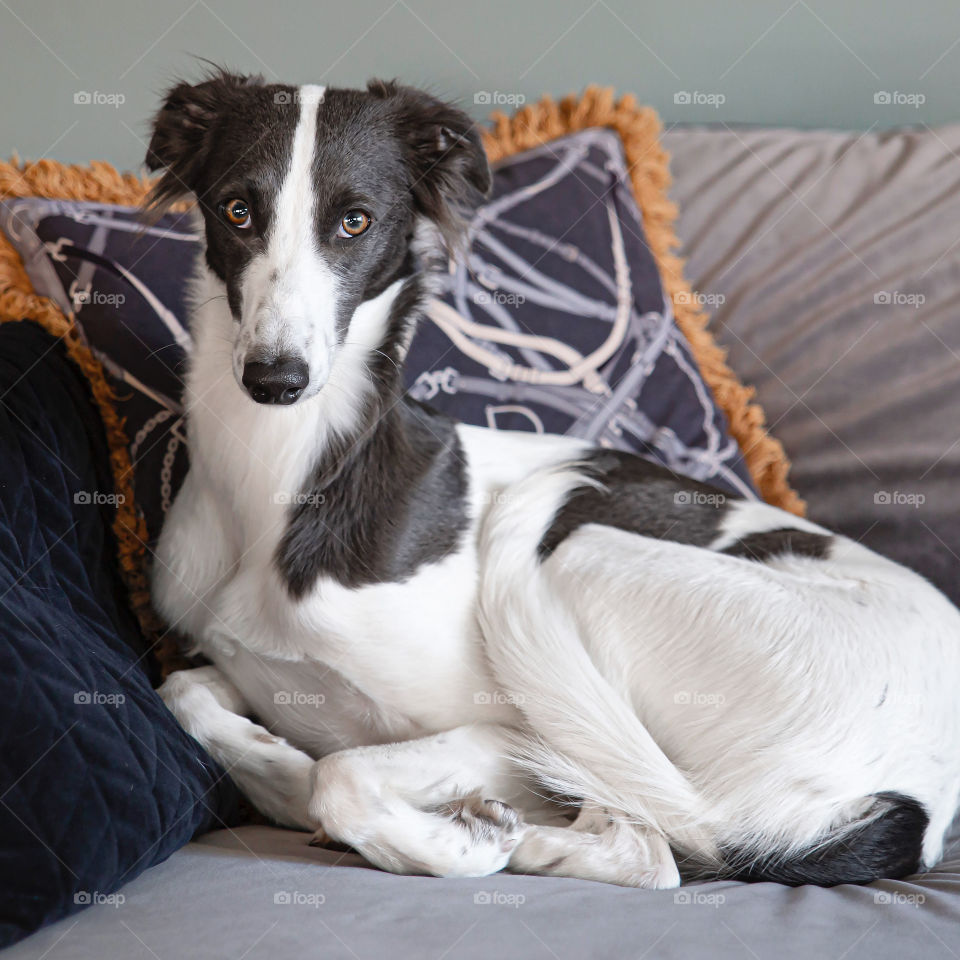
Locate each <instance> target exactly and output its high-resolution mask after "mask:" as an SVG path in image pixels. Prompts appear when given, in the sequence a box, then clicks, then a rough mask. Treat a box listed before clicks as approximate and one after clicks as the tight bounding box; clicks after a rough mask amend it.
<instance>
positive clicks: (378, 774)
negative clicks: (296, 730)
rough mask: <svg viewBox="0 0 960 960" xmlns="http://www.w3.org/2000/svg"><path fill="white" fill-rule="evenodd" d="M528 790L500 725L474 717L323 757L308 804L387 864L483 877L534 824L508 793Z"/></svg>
mask: <svg viewBox="0 0 960 960" xmlns="http://www.w3.org/2000/svg"><path fill="white" fill-rule="evenodd" d="M522 797H523V787H522V783H521V780H520V778H519V777H518V776H517V775H516V772H515V768H513V767H512V765H511V763H510V761H509V760H508V759H507V739H506V736H505V733H504V731H503V729H502V728H500V727H496V726H487V725H476V726H464V727H457V728H456V729H454V730H450V731H447V732H445V733H440V734H436V735H434V736H431V737H424V738H423V739H420V740H410V741H405V742H402V743H394V744H387V745H384V746H373V747H358V748H355V749H351V750H342V751H340V752H338V753H333V754H330V755H329V756H327V757H324V758H323V759H321V760H319V761H317V764H316V768H315V770H314V795H313V799H312V800H311V803H310V812H311V814H312V815H313V817H314V818H315V820H316V821H317V822H319V824H320V825H321V828H322V831H323V833H324V834H325V835H326V836H327V837H329V838H330V839H333V840H336V841H339V842H341V843H346V844H348V845H350V846H351V847H353V848H354V849H356V850H358V851H359V852H360V853H361V854H363V856H364V857H366V859H367V860H369V861H370V862H371V863H373V864H375V865H376V866H378V867H381V868H382V869H384V870H389V871H391V872H393V873H425V874H432V875H434V876H440V877H479V876H486V875H487V874H490V873H495V872H496V871H498V870H501V869H503V868H504V867H505V866H506V865H507V863H508V861H509V860H510V856H511V854H512V852H513V850H514V849H515V847H516V846H517V843H518V842H519V841H520V838H521V836H522V835H523V833H524V832H525V831H526V830H527V829H528V828H527V826H526V825H525V824H524V823H523V821H522V819H521V817H520V814H519V813H517V811H516V810H515V809H514V808H513V807H512V806H509V805H508V803H507V802H505V801H514V802H516V801H517V800H520V799H521V798H522ZM491 798H497V799H491Z"/></svg>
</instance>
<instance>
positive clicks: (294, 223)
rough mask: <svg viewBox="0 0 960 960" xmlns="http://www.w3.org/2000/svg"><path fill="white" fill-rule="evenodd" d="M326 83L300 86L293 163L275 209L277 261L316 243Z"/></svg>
mask: <svg viewBox="0 0 960 960" xmlns="http://www.w3.org/2000/svg"><path fill="white" fill-rule="evenodd" d="M325 89H326V88H325V87H319V86H313V85H307V86H303V87H300V92H299V95H298V98H297V99H298V102H299V104H300V118H299V120H298V122H297V128H296V130H295V131H294V134H293V144H292V146H291V148H290V166H289V167H288V168H287V174H286V176H285V177H284V180H283V185H282V186H281V188H280V193H279V195H278V196H277V206H276V209H275V210H274V211H273V230H272V233H271V237H270V247H269V253H270V254H271V259H273V260H274V261H275V266H276V265H281V264H282V261H283V260H288V261H292V260H294V259H296V256H297V254H298V253H299V252H300V251H302V250H303V249H304V248H308V249H309V248H312V247H313V216H314V208H315V200H314V184H313V155H314V151H315V150H316V144H317V110H318V109H319V107H320V104H321V102H322V101H323V94H324V90H325Z"/></svg>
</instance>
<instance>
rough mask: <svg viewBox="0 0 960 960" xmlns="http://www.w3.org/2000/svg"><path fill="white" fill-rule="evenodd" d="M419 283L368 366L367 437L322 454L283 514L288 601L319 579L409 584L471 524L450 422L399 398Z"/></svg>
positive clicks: (406, 291)
mask: <svg viewBox="0 0 960 960" xmlns="http://www.w3.org/2000/svg"><path fill="white" fill-rule="evenodd" d="M420 296H421V291H420V287H419V283H418V281H417V279H416V278H414V279H412V280H410V281H408V282H407V284H406V285H405V286H404V288H403V290H402V291H401V293H400V294H399V296H398V297H397V300H396V301H395V302H394V304H393V313H394V314H395V316H392V317H391V323H390V324H389V330H390V331H391V332H390V334H389V336H388V338H387V340H386V341H385V342H384V343H383V345H382V348H381V352H380V353H378V354H375V355H374V356H373V357H372V358H371V361H370V373H371V375H372V377H373V380H374V384H375V389H374V391H373V392H372V394H371V396H370V398H369V400H368V401H367V404H368V405H367V409H366V411H365V416H364V424H365V426H364V428H363V429H361V431H360V432H359V433H358V434H357V435H355V436H352V437H348V438H343V439H341V440H340V441H339V442H337V443H334V444H333V445H332V447H331V448H329V449H328V450H327V451H325V453H324V455H323V457H322V458H321V460H320V462H319V463H317V464H316V466H315V467H314V469H313V472H312V476H311V479H310V481H309V483H308V484H307V486H306V487H305V489H304V490H303V491H301V492H302V494H303V496H302V497H300V498H298V499H299V500H300V502H299V503H298V504H297V505H295V506H294V507H293V508H292V509H291V511H290V519H289V523H288V526H287V530H286V532H285V534H284V536H283V539H282V540H281V541H280V544H279V546H278V548H277V555H276V563H277V566H278V568H279V570H280V573H281V576H282V577H283V580H284V582H285V583H286V585H287V589H288V590H289V591H290V594H291V596H294V597H302V596H304V595H305V594H306V593H307V592H308V591H309V590H310V588H311V587H312V586H313V584H314V583H315V582H316V580H317V579H318V578H319V577H320V576H324V575H325V576H330V577H333V578H334V579H335V580H337V581H338V582H339V583H341V584H343V585H344V586H348V587H358V586H362V585H365V584H371V583H381V582H397V581H403V580H406V579H408V578H409V577H411V576H413V574H414V573H416V571H417V569H418V568H419V567H420V566H421V565H423V564H425V563H430V562H432V561H436V560H440V559H442V558H443V557H444V556H446V555H447V554H449V553H451V552H453V551H455V550H457V549H458V547H459V545H460V538H461V536H462V535H463V531H464V530H465V529H466V527H467V524H468V518H467V511H466V495H467V477H466V468H465V466H464V460H463V452H462V450H461V447H460V440H459V437H458V436H457V433H456V424H455V423H454V421H453V420H451V419H450V418H448V417H446V416H443V415H442V414H439V413H436V412H435V411H433V410H430V409H429V408H428V407H426V406H424V405H422V404H420V403H418V402H417V401H415V400H411V399H410V398H409V397H403V386H402V382H401V380H400V374H399V371H400V365H399V364H400V355H401V350H402V343H403V341H404V339H405V336H406V333H405V330H406V325H407V324H409V323H411V322H412V318H413V317H415V316H416V315H417V313H418V311H419V298H420Z"/></svg>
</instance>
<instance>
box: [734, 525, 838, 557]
mask: <svg viewBox="0 0 960 960" xmlns="http://www.w3.org/2000/svg"><path fill="white" fill-rule="evenodd" d="M832 543H833V537H832V536H830V535H829V534H825V533H811V532H809V531H807V530H796V529H794V528H792V527H780V528H778V529H776V530H764V531H763V532H762V533H748V534H747V535H746V536H745V537H741V538H740V539H739V540H738V541H737V542H736V543H732V544H730V546H729V547H726V548H724V549H723V550H722V551H721V553H727V554H729V555H730V556H731V557H743V559H745V560H755V561H757V563H766V561H767V560H770V559H772V558H773V557H779V556H782V555H783V554H785V553H792V554H794V555H795V556H798V557H815V558H816V559H818V560H822V559H824V558H825V557H827V556H829V554H830V545H831V544H832Z"/></svg>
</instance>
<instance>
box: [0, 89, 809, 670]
mask: <svg viewBox="0 0 960 960" xmlns="http://www.w3.org/2000/svg"><path fill="white" fill-rule="evenodd" d="M491 120H492V127H491V128H489V129H486V130H483V131H482V135H483V143H484V147H485V148H486V151H487V156H488V157H489V159H490V162H491V163H495V162H496V161H498V160H502V159H504V158H505V157H509V156H512V155H513V154H515V153H519V152H521V151H523V150H529V149H531V148H532V147H536V146H540V145H541V144H543V143H547V142H549V141H550V140H555V139H556V138H557V137H562V136H566V135H567V134H569V133H573V132H575V131H577V130H583V129H585V128H587V127H598V126H603V127H609V128H610V129H612V130H615V131H616V133H617V134H618V135H619V137H620V139H621V140H622V141H623V146H624V152H625V154H626V159H627V166H628V169H629V171H630V176H631V181H632V184H633V190H634V195H635V196H636V200H637V205H638V206H639V207H640V211H641V213H642V215H643V222H644V227H645V231H646V237H647V243H648V244H649V246H650V250H651V251H652V253H653V256H654V259H655V260H656V262H657V266H658V267H659V270H660V275H661V276H662V277H663V282H664V287H665V289H666V291H667V293H669V295H670V297H671V298H672V299H673V309H674V315H675V317H676V320H677V324H678V326H679V327H680V329H681V330H682V331H683V334H684V336H685V337H686V338H687V340H688V341H689V343H690V347H691V349H692V351H693V355H694V357H695V359H696V361H697V363H698V365H699V367H700V370H701V371H702V373H703V376H704V379H705V380H706V382H707V384H708V386H709V387H710V389H711V390H712V392H713V395H714V397H715V398H716V401H717V403H718V405H719V406H720V407H721V409H722V410H723V411H724V413H725V414H726V416H727V420H728V421H729V424H730V432H731V434H732V435H733V437H734V438H735V439H736V441H737V443H738V444H739V445H740V449H741V450H742V451H743V454H744V458H745V460H746V463H747V467H748V469H749V471H750V475H751V476H752V477H753V480H754V483H756V485H757V488H758V490H759V491H760V494H761V495H762V496H763V498H764V500H766V501H767V502H768V503H772V504H774V505H775V506H778V507H783V508H784V509H785V510H789V511H790V512H792V513H795V514H798V515H801V516H802V515H803V513H804V509H805V505H804V503H803V501H802V500H801V499H800V498H799V497H798V496H797V494H796V493H795V492H794V490H792V489H791V488H790V486H789V484H788V483H787V473H788V471H789V469H790V464H789V461H788V460H787V458H786V455H785V454H784V450H783V447H782V445H781V444H780V442H779V441H778V440H775V439H774V438H773V437H772V436H770V435H769V434H768V433H767V431H766V429H765V428H764V423H765V418H764V413H763V410H762V408H761V407H760V406H759V404H756V403H754V402H753V397H754V396H755V391H754V390H753V389H752V388H750V387H746V386H744V385H743V384H742V383H741V382H740V381H739V379H738V378H737V376H736V374H735V373H734V372H733V371H732V370H731V369H730V367H729V366H728V365H727V363H726V355H725V352H724V351H723V350H722V349H721V348H720V347H719V346H718V345H717V344H716V342H715V341H714V339H713V337H712V336H711V334H710V333H709V331H708V330H707V323H708V317H707V315H706V314H705V313H704V311H703V310H702V308H701V307H700V305H699V304H698V303H697V302H696V300H695V298H694V297H693V294H692V292H691V289H690V287H689V285H688V284H687V282H686V281H685V280H684V277H683V260H681V259H680V258H679V257H678V256H677V255H676V254H675V253H674V251H675V250H676V249H677V247H678V246H679V243H678V241H677V238H676V236H675V234H674V232H673V225H674V221H675V220H676V215H677V211H676V207H675V206H674V204H672V203H671V202H670V201H669V200H668V199H667V189H668V187H669V186H670V172H669V166H668V164H669V157H668V155H667V153H666V151H665V150H664V149H663V147H662V146H661V145H660V141H659V135H660V129H661V128H660V120H659V118H658V117H657V114H656V112H655V111H653V110H652V109H650V108H648V107H638V106H637V104H636V101H635V99H634V98H633V97H632V96H630V95H627V96H624V97H621V98H620V99H619V100H614V95H613V90H612V88H603V87H596V86H591V87H588V88H587V89H586V90H585V91H584V93H583V95H582V96H580V97H577V96H575V95H572V94H571V95H570V96H567V97H564V98H563V99H562V100H561V101H560V102H559V103H557V102H556V101H554V100H553V99H551V98H550V97H545V98H544V99H542V100H540V101H539V102H538V103H535V104H531V105H530V106H526V107H523V108H522V109H521V110H519V111H518V112H517V113H515V114H514V115H513V116H512V117H507V116H505V115H504V114H502V113H495V114H493V116H492V118H491ZM151 185H152V184H151V181H150V180H149V179H147V178H146V177H138V176H136V175H134V174H130V173H126V174H121V173H119V172H118V171H117V170H116V169H115V168H114V167H113V166H111V165H110V164H109V163H104V162H102V161H94V162H93V163H91V164H90V165H89V166H69V165H66V164H61V163H57V162H56V161H54V160H38V161H36V162H34V163H21V162H20V161H19V160H18V159H17V158H14V159H13V160H12V161H11V162H10V163H5V162H3V161H0V199H6V198H9V197H50V198H51V199H56V200H78V201H87V202H93V203H115V204H122V205H125V206H131V207H136V206H142V205H143V204H144V203H145V202H146V200H147V197H148V194H149V193H150V188H151ZM178 208H180V209H182V208H183V205H178ZM11 320H13V321H15V320H30V321H33V322H34V323H38V324H39V325H40V326H41V327H43V328H44V329H45V330H47V331H48V332H49V333H51V334H52V335H53V336H55V337H58V338H59V339H61V340H62V341H63V342H64V345H65V347H66V349H67V354H68V355H69V357H70V358H71V360H73V362H74V363H75V364H76V365H77V366H78V367H79V368H80V370H81V372H82V373H83V375H84V376H85V377H86V379H87V381H88V382H89V384H90V390H91V393H92V394H93V399H94V402H95V403H96V405H97V408H98V410H99V412H100V416H101V418H102V420H103V425H104V429H105V431H106V435H107V442H108V444H109V448H110V465H111V468H112V470H113V479H114V485H115V488H116V490H115V492H116V493H117V494H118V504H117V512H116V516H115V519H114V523H113V532H114V535H115V536H116V539H117V544H118V552H119V561H120V570H121V573H122V575H123V578H124V581H125V583H126V586H127V590H128V592H129V597H130V605H131V607H132V609H133V612H134V613H135V614H136V616H137V620H138V622H139V623H140V626H141V629H142V630H143V631H144V634H145V635H146V637H147V638H148V639H149V640H151V641H152V643H153V649H154V652H155V655H156V657H157V660H158V661H159V662H160V664H161V667H162V668H163V671H164V674H166V673H167V672H169V671H170V670H173V669H178V668H179V667H180V666H183V665H186V663H187V661H185V660H184V659H183V655H182V653H181V651H180V646H179V643H178V641H177V638H176V636H175V635H173V634H171V633H168V632H165V631H164V628H163V624H162V622H161V621H160V619H159V618H158V617H157V615H156V614H155V613H154V611H153V608H152V607H151V605H150V590H149V586H148V584H147V578H146V572H145V568H146V551H147V545H146V538H147V529H146V523H145V522H144V518H143V516H142V514H141V513H140V511H139V510H138V508H137V506H136V500H135V497H134V489H133V465H132V463H131V461H130V454H129V446H128V441H127V436H126V433H125V430H124V423H123V420H122V419H121V417H120V416H119V414H118V413H117V408H116V406H115V404H116V397H115V396H114V394H113V391H112V390H111V388H110V385H109V383H108V382H107V379H106V377H105V376H104V371H103V367H102V366H101V365H100V362H99V361H98V360H97V359H96V357H95V356H94V355H93V353H92V352H91V351H90V349H89V348H88V347H87V346H86V344H84V342H83V341H82V339H81V338H80V335H79V333H78V332H77V329H76V325H75V323H74V319H73V316H72V315H64V314H63V313H62V312H61V311H60V309H59V307H57V306H56V304H54V303H53V302H52V301H51V300H49V299H47V298H46V297H40V296H37V295H36V294H35V293H34V292H33V288H32V287H31V285H30V280H29V278H28V277H27V273H26V270H25V269H24V266H23V263H22V262H21V260H20V257H19V255H18V254H17V253H16V251H15V250H14V249H13V247H12V246H11V245H10V244H9V243H8V242H7V240H6V238H4V237H2V236H0V322H7V321H11Z"/></svg>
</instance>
